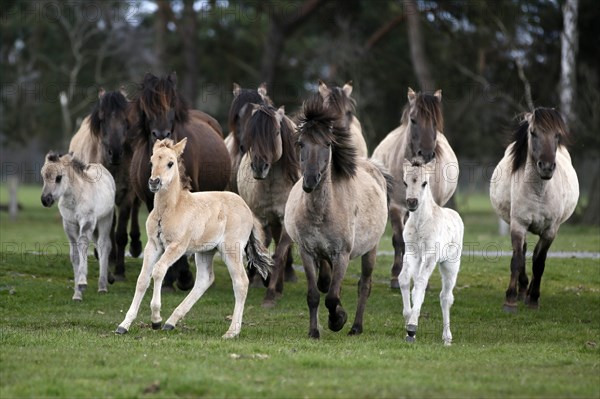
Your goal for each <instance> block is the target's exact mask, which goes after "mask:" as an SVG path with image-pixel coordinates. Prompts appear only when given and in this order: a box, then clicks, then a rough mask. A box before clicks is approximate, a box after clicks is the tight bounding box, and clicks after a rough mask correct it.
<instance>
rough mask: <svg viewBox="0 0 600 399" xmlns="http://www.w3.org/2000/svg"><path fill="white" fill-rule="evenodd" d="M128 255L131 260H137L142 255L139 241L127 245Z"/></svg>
mask: <svg viewBox="0 0 600 399" xmlns="http://www.w3.org/2000/svg"><path fill="white" fill-rule="evenodd" d="M129 253H130V254H131V257H132V258H137V257H139V256H140V255H141V254H142V243H141V242H140V241H136V242H132V243H131V244H129Z"/></svg>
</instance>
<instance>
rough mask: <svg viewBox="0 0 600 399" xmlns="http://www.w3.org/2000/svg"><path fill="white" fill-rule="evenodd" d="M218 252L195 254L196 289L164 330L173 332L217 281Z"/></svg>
mask: <svg viewBox="0 0 600 399" xmlns="http://www.w3.org/2000/svg"><path fill="white" fill-rule="evenodd" d="M215 252H216V250H211V251H208V252H197V253H196V254H195V259H196V282H195V283H194V288H192V290H191V291H190V293H189V294H188V295H187V296H186V297H185V299H184V300H183V301H182V302H181V304H179V306H177V308H176V309H175V310H174V311H173V313H172V314H171V316H170V317H169V318H168V319H167V321H166V322H165V325H164V326H163V330H172V329H174V328H175V326H176V325H177V323H178V322H179V320H181V318H182V317H184V316H185V315H186V314H187V313H188V312H189V311H190V309H191V308H192V306H194V304H195V303H196V302H197V301H198V299H200V298H201V297H202V295H204V293H205V292H206V290H207V289H208V288H209V287H210V286H211V285H212V283H213V282H214V281H215V274H214V271H213V257H214V256H215Z"/></svg>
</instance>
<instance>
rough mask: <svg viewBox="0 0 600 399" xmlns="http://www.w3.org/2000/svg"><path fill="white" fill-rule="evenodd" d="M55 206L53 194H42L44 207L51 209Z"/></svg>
mask: <svg viewBox="0 0 600 399" xmlns="http://www.w3.org/2000/svg"><path fill="white" fill-rule="evenodd" d="M52 204H54V196H53V195H52V194H46V195H43V194H42V205H44V206H45V207H46V208H50V207H51V206H52Z"/></svg>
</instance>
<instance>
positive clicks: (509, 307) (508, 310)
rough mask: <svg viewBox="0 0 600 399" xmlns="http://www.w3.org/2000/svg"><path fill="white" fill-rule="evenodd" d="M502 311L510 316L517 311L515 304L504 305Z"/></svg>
mask: <svg viewBox="0 0 600 399" xmlns="http://www.w3.org/2000/svg"><path fill="white" fill-rule="evenodd" d="M502 310H504V312H506V313H512V314H515V313H517V312H518V311H519V309H518V308H517V304H516V303H505V304H504V306H502Z"/></svg>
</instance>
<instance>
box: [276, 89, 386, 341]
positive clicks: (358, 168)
mask: <svg viewBox="0 0 600 399" xmlns="http://www.w3.org/2000/svg"><path fill="white" fill-rule="evenodd" d="M302 112H303V115H302V116H301V119H300V123H299V128H298V147H299V150H300V169H301V174H302V178H301V179H300V180H299V181H298V182H297V183H296V184H295V185H294V187H293V188H292V191H291V192H290V196H289V198H288V202H287V204H286V207H285V228H286V230H287V232H288V233H289V235H290V237H291V238H292V240H293V241H294V242H296V243H297V244H298V247H299V249H300V256H301V257H302V263H303V265H304V271H305V273H306V279H307V282H308V294H307V302H308V308H309V312H310V327H309V336H310V337H312V338H319V337H320V333H319V330H318V307H319V300H320V294H319V291H318V290H319V289H320V290H321V291H322V292H326V293H327V296H326V299H325V306H326V307H327V309H328V310H329V328H330V329H331V330H333V331H339V330H341V329H342V327H343V326H344V324H345V323H346V320H347V315H346V311H345V310H344V308H343V307H342V304H341V302H340V290H341V284H342V280H343V278H344V275H345V274H346V269H347V267H348V262H349V261H350V259H352V258H355V257H358V256H361V257H362V271H361V277H360V282H359V287H358V292H359V300H358V305H357V308H356V317H355V319H354V324H353V325H352V328H351V329H350V334H351V335H353V334H360V333H361V332H362V329H363V325H362V324H363V313H364V310H365V306H366V302H367V298H368V296H369V293H370V290H371V274H372V272H373V267H374V265H375V257H376V253H377V245H378V243H379V240H380V238H381V235H382V234H383V232H384V230H385V225H386V222H387V201H386V193H387V191H388V189H389V186H388V181H387V180H386V178H385V177H384V174H383V173H382V171H381V170H380V169H379V168H378V167H377V166H376V165H375V164H373V163H371V162H370V161H368V160H367V159H365V158H358V157H357V156H356V148H355V147H354V145H353V143H352V139H351V136H350V133H349V132H348V129H347V128H346V127H345V126H343V125H341V124H339V123H338V122H339V120H338V118H337V116H336V115H335V113H334V112H333V110H332V109H331V108H325V107H324V106H323V101H322V100H321V99H320V98H318V97H317V96H313V97H312V98H311V99H309V100H307V101H306V102H305V103H304V105H303V110H302ZM339 201H344V204H343V206H340V204H339ZM321 261H326V262H328V263H329V264H330V265H331V267H332V275H331V281H329V278H328V277H329V276H326V275H325V276H324V275H323V274H321V276H319V283H317V276H316V273H317V270H318V268H319V266H320V264H321ZM321 268H322V266H321ZM321 272H323V269H321Z"/></svg>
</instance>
